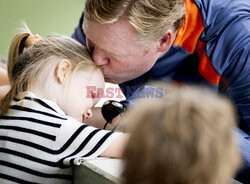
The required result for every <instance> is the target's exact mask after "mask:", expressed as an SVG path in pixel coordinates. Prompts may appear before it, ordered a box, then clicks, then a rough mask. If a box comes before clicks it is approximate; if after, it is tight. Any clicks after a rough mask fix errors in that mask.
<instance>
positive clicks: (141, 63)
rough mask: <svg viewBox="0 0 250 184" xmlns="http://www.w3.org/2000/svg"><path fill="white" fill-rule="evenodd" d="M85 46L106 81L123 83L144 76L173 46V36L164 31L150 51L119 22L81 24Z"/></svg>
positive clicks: (134, 33)
mask: <svg viewBox="0 0 250 184" xmlns="http://www.w3.org/2000/svg"><path fill="white" fill-rule="evenodd" d="M83 29H84V32H85V34H86V37H87V46H88V48H89V51H90V53H91V54H92V59H93V60H94V62H95V64H96V65H98V66H100V68H101V70H102V72H103V73H104V77H105V81H106V82H112V83H117V84H119V83H122V82H125V81H128V80H131V79H134V78H137V77H139V76H140V75H142V74H144V73H145V72H147V71H148V70H150V68H152V67H153V65H154V64H155V62H156V60H157V59H158V58H159V57H161V56H162V55H163V54H164V53H166V52H167V51H168V50H169V48H170V46H171V45H172V43H173V41H174V38H175V33H174V32H173V31H171V30H167V31H166V33H165V34H164V35H163V36H162V38H161V39H159V40H158V41H155V42H152V44H151V45H150V48H147V49H146V47H145V46H143V45H140V44H138V42H137V39H136V30H135V29H134V28H133V27H132V26H131V25H130V24H129V22H128V20H126V19H125V18H121V19H120V20H119V21H117V22H115V23H111V24H98V23H94V22H91V21H88V20H87V19H85V20H84V25H83Z"/></svg>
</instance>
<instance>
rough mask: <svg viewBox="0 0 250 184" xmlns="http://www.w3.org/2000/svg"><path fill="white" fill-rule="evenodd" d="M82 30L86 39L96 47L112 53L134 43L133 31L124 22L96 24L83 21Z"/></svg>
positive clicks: (134, 35)
mask: <svg viewBox="0 0 250 184" xmlns="http://www.w3.org/2000/svg"><path fill="white" fill-rule="evenodd" d="M83 30H84V32H85V34H86V36H87V38H88V39H90V40H91V41H92V42H93V43H94V44H96V45H98V46H102V47H105V50H106V49H110V51H114V50H116V48H120V47H123V46H124V45H126V46H129V45H130V44H132V43H136V41H135V40H136V34H135V30H134V29H133V28H132V26H130V24H129V23H128V22H125V21H117V22H115V23H111V24H98V23H94V22H91V21H88V20H86V19H85V20H84V23H83ZM109 47H110V48H109Z"/></svg>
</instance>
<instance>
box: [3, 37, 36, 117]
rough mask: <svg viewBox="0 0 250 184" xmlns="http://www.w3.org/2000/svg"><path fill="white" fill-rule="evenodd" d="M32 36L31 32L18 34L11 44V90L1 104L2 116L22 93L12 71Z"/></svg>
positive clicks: (9, 66) (9, 73)
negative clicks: (26, 42)
mask: <svg viewBox="0 0 250 184" xmlns="http://www.w3.org/2000/svg"><path fill="white" fill-rule="evenodd" d="M30 35H31V33H29V32H25V33H20V34H17V35H16V36H15V37H14V38H13V39H12V41H11V43H10V46H9V55H8V63H7V66H8V77H9V80H10V85H11V89H10V91H9V92H8V93H7V95H6V96H5V97H4V98H3V99H2V100H1V102H0V107H1V108H0V114H6V113H7V112H8V109H9V106H10V103H11V101H12V100H13V98H14V97H15V95H16V94H17V93H18V91H22V89H19V87H20V86H18V83H17V81H16V80H15V79H13V73H12V71H13V68H14V66H15V64H16V63H17V61H18V58H19V56H20V55H21V54H22V53H23V52H24V50H25V48H27V46H26V44H25V41H26V40H27V38H28V37H29V36H30ZM14 78H16V77H14Z"/></svg>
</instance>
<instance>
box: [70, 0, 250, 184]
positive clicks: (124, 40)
mask: <svg viewBox="0 0 250 184" xmlns="http://www.w3.org/2000/svg"><path fill="white" fill-rule="evenodd" d="M73 38H75V39H76V40H78V41H79V42H81V43H82V44H84V45H87V47H88V48H89V51H90V53H91V54H92V58H93V60H94V62H95V64H96V65H98V66H100V68H101V69H102V71H103V73H104V75H105V79H106V81H107V82H113V83H117V84H119V85H120V87H121V88H122V89H123V90H124V91H125V96H126V98H127V100H126V103H127V105H129V104H128V103H131V102H132V99H134V98H136V97H137V94H138V91H139V90H140V89H143V87H144V86H145V83H147V82H149V81H153V80H173V81H176V82H178V83H182V84H192V83H194V84H200V85H207V86H210V87H211V88H213V89H214V90H216V91H221V92H223V93H226V94H227V95H228V96H229V97H230V98H231V99H232V100H233V101H234V103H235V104H236V107H237V110H238V115H239V120H240V121H239V127H240V128H241V130H243V131H244V132H243V131H241V132H240V133H241V138H242V139H243V140H244V142H245V146H249V141H248V140H249V139H250V136H249V134H250V1H249V0H237V1H233V0H205V1H204V0H195V1H192V0H184V1H183V0H117V1H111V0H102V1H101V0H86V6H85V10H84V13H83V15H82V17H81V19H80V22H79V25H78V27H77V28H76V29H75V32H74V34H73ZM201 103H202V102H201ZM102 125H103V124H99V125H97V126H99V127H102ZM244 149H245V148H244ZM248 149H249V148H248ZM242 152H243V155H245V156H246V157H248V158H249V157H250V153H249V152H247V151H246V150H245V151H242ZM247 164H249V165H250V162H249V163H247ZM248 168H249V167H248ZM245 171H246V170H245ZM246 173H247V171H246V172H245V176H244V175H239V178H240V179H241V180H242V181H245V182H246V181H248V182H250V179H249V178H247V177H246V175H247V174H246ZM248 174H249V170H248ZM249 176H250V174H249V175H248V177H249ZM244 177H246V178H244ZM242 178H243V179H242Z"/></svg>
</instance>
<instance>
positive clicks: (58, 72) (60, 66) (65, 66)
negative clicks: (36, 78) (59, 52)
mask: <svg viewBox="0 0 250 184" xmlns="http://www.w3.org/2000/svg"><path fill="white" fill-rule="evenodd" d="M71 68H72V66H71V62H70V61H68V60H62V61H60V62H59V63H57V65H56V68H55V77H56V79H57V81H58V82H59V83H60V84H62V83H63V82H64V80H65V79H66V78H67V77H68V75H69V74H70V72H71Z"/></svg>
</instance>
